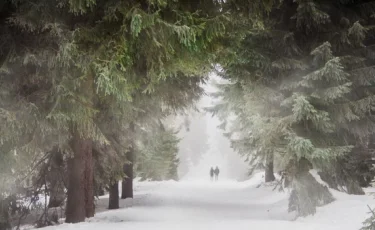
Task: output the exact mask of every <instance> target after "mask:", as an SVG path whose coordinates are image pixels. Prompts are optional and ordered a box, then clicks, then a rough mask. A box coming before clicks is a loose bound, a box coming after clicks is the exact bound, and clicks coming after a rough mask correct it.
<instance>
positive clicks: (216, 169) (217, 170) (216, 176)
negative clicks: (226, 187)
mask: <svg viewBox="0 0 375 230" xmlns="http://www.w3.org/2000/svg"><path fill="white" fill-rule="evenodd" d="M214 173H215V180H216V181H217V180H218V179H219V173H220V170H219V167H217V166H216V168H215V170H214Z"/></svg>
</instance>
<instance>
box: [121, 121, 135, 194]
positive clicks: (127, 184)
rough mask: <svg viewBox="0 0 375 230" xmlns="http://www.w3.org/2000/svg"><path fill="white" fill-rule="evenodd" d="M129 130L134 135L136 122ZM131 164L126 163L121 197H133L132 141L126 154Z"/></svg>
mask: <svg viewBox="0 0 375 230" xmlns="http://www.w3.org/2000/svg"><path fill="white" fill-rule="evenodd" d="M129 130H130V132H131V134H132V135H134V131H135V127H134V123H133V122H131V123H130V127H129ZM126 158H127V160H128V161H129V164H124V174H125V176H126V177H125V178H124V179H123V180H122V187H121V188H122V192H121V199H126V198H133V165H134V143H131V145H130V148H129V151H128V152H127V154H126Z"/></svg>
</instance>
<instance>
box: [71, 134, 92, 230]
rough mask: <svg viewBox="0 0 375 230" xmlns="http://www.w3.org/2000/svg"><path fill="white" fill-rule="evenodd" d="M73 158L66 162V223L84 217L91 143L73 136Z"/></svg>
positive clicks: (81, 219) (82, 219) (80, 220)
mask: <svg viewBox="0 0 375 230" xmlns="http://www.w3.org/2000/svg"><path fill="white" fill-rule="evenodd" d="M72 149H73V151H74V156H73V158H71V159H69V160H68V178H69V179H68V180H69V182H68V198H67V204H66V219H65V222H67V223H78V222H82V221H84V220H85V217H86V206H85V204H86V199H85V197H86V191H85V186H86V182H85V180H86V177H85V176H86V175H85V166H86V162H85V161H86V159H85V158H86V156H87V155H88V152H90V151H91V141H88V140H83V139H81V138H79V137H78V135H75V136H74V137H73V140H72Z"/></svg>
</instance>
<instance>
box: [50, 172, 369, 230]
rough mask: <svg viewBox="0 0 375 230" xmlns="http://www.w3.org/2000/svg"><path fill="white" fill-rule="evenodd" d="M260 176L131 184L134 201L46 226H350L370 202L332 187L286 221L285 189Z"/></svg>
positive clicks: (140, 229) (325, 229)
mask: <svg viewBox="0 0 375 230" xmlns="http://www.w3.org/2000/svg"><path fill="white" fill-rule="evenodd" d="M261 180H262V179H261V176H260V175H258V178H253V179H252V180H249V181H246V182H231V181H220V182H209V181H207V182H205V181H202V182H189V181H185V182H172V181H165V182H142V183H136V191H135V198H134V200H132V201H131V202H130V201H126V202H125V203H126V204H125V203H123V204H122V205H123V206H126V207H124V208H122V209H119V210H113V211H103V212H100V213H98V214H97V215H96V217H94V218H92V219H89V220H88V221H87V222H86V223H80V224H74V225H71V224H70V225H69V224H63V225H60V226H56V227H49V228H47V229H50V228H51V230H52V228H53V229H54V230H55V229H56V228H57V229H58V230H65V229H74V230H75V229H77V230H78V229H79V230H99V229H104V230H106V229H111V230H151V229H152V230H156V229H163V230H172V229H181V230H185V229H186V230H187V229H189V230H200V229H202V230H209V229H215V230H224V229H225V230H228V229H235V230H241V229H250V230H255V229H260V230H267V229H278V230H284V229H288V230H294V229H301V230H312V229H314V230H315V229H316V230H331V229H332V230H334V229H340V230H356V229H359V228H360V227H361V222H362V221H363V220H364V219H365V217H366V213H367V207H366V205H367V204H369V205H373V206H374V205H375V202H374V200H373V198H372V197H370V196H349V195H346V194H341V193H338V192H335V193H334V195H335V197H337V198H338V199H337V201H335V202H334V203H332V204H330V205H328V206H326V207H323V208H320V209H319V210H318V213H317V214H316V215H315V216H313V217H308V218H300V219H297V220H296V221H292V219H293V218H294V216H293V214H288V213H287V197H288V194H287V193H279V192H275V191H272V189H273V187H264V186H262V187H260V188H257V185H259V182H260V181H261ZM102 202H106V199H105V198H102V200H101V201H100V202H99V204H100V203H102ZM130 203H131V204H130Z"/></svg>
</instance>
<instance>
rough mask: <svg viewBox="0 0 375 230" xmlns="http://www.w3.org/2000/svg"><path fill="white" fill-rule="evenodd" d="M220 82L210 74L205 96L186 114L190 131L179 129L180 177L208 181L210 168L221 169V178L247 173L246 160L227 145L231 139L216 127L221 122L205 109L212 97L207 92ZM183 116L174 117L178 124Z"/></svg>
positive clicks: (231, 177)
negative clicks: (215, 83) (195, 109)
mask: <svg viewBox="0 0 375 230" xmlns="http://www.w3.org/2000/svg"><path fill="white" fill-rule="evenodd" d="M217 81H222V79H220V78H219V77H217V76H215V75H214V74H212V75H211V76H210V80H209V81H208V84H207V85H205V86H204V88H205V92H206V94H207V95H205V96H203V97H202V98H201V100H200V101H199V102H198V104H197V108H198V109H197V110H198V111H193V110H191V111H190V112H189V113H188V115H187V117H188V120H189V121H190V124H189V130H186V129H185V128H182V129H181V130H180V132H179V137H180V138H181V142H180V144H179V158H180V166H179V170H178V173H179V178H180V179H181V180H209V170H210V168H211V167H216V166H218V167H219V168H220V176H219V179H221V180H244V179H246V175H247V168H248V167H247V163H246V162H244V159H243V158H241V157H240V156H239V155H238V154H237V153H236V152H234V151H233V149H232V148H231V147H230V141H229V140H228V139H227V138H226V137H225V136H224V135H223V132H224V131H223V130H221V129H220V128H218V126H219V124H220V121H219V120H218V118H217V117H212V115H211V114H209V113H206V112H205V111H204V109H203V108H204V107H207V106H210V105H212V103H213V99H212V98H211V97H210V96H209V93H210V92H214V91H215V87H214V82H217ZM185 118H186V117H181V116H180V117H177V118H176V120H177V122H178V123H180V124H181V123H183V121H184V120H185Z"/></svg>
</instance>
